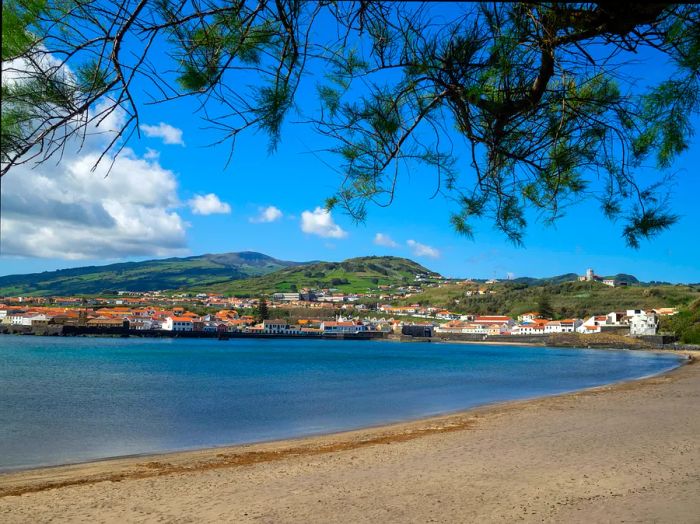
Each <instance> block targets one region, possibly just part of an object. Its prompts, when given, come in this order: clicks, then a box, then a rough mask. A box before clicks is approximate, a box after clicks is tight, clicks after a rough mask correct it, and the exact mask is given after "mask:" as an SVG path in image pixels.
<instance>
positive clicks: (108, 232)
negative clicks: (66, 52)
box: [0, 55, 187, 259]
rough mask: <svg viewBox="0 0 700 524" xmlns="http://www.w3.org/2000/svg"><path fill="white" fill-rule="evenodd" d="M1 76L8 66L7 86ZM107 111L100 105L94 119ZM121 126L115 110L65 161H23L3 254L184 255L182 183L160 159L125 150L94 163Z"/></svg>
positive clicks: (11, 181) (13, 185)
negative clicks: (179, 189) (180, 207)
mask: <svg viewBox="0 0 700 524" xmlns="http://www.w3.org/2000/svg"><path fill="white" fill-rule="evenodd" d="M46 57H47V58H46V59H47V60H49V61H50V60H51V59H52V57H51V55H46ZM21 66H22V64H18V65H17V71H21ZM24 67H25V68H26V67H28V66H26V65H25V66H24ZM4 73H5V64H3V82H5V81H6V77H5V74H4ZM66 74H67V75H70V71H66ZM25 76H26V75H25ZM13 81H23V77H21V76H20V77H18V78H14V79H13ZM107 107H108V106H107V105H105V104H98V105H97V107H95V108H94V111H95V114H100V113H101V112H102V111H104V110H105V109H106V108H107ZM124 122H125V115H124V112H123V111H122V110H120V109H117V110H115V111H113V112H111V113H110V114H109V115H106V117H105V118H104V119H102V122H101V123H100V124H99V127H98V125H97V123H96V122H93V123H91V124H90V125H89V126H88V128H87V129H86V136H85V139H84V140H82V139H81V137H80V136H76V137H75V138H72V139H69V140H68V141H67V142H66V144H65V148H64V149H63V151H62V160H61V162H60V163H58V164H56V162H53V161H49V162H45V163H43V164H38V165H34V164H32V163H27V164H20V165H17V166H15V167H13V168H12V170H10V171H9V172H8V173H7V175H5V176H4V177H3V180H2V182H3V184H2V185H3V187H2V221H1V222H0V236H1V238H2V255H8V256H20V257H41V258H58V259H83V258H92V259H105V258H123V257H129V256H172V255H181V254H185V253H186V252H187V250H186V234H185V230H186V227H187V224H186V223H185V222H184V221H183V220H182V218H181V217H180V216H179V215H178V214H177V213H176V212H175V211H174V209H175V208H176V207H177V206H178V205H179V201H178V198H177V180H176V178H175V174H174V173H173V172H172V171H170V170H168V169H165V168H163V167H162V166H161V165H160V164H159V162H158V158H157V154H154V152H149V153H147V154H146V155H144V156H143V157H141V156H139V155H137V154H136V153H135V152H134V151H133V150H131V149H129V148H125V149H124V150H123V151H122V153H121V154H120V155H119V156H118V157H117V158H116V159H112V158H109V157H106V158H104V159H103V161H102V162H100V163H99V165H97V161H98V159H99V158H100V156H101V154H102V153H103V151H104V149H105V147H107V146H108V144H109V143H110V142H111V141H112V140H113V138H114V136H115V135H114V130H117V129H120V128H121V127H122V126H123V124H124ZM32 153H33V152H30V153H29V154H32ZM112 160H113V162H112Z"/></svg>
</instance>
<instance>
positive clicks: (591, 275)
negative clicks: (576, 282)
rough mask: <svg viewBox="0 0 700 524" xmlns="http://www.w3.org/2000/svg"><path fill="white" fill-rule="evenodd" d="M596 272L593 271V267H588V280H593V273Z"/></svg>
mask: <svg viewBox="0 0 700 524" xmlns="http://www.w3.org/2000/svg"><path fill="white" fill-rule="evenodd" d="M594 274H595V273H593V270H592V269H591V268H588V269H587V270H586V280H587V281H588V282H590V281H591V280H593V275H594Z"/></svg>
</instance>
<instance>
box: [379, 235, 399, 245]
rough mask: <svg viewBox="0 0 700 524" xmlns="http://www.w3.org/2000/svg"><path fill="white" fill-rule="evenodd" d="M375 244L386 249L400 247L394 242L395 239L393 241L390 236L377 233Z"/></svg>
mask: <svg viewBox="0 0 700 524" xmlns="http://www.w3.org/2000/svg"><path fill="white" fill-rule="evenodd" d="M374 243H375V244H376V245H378V246H384V247H399V245H398V244H397V243H396V242H394V239H392V238H391V237H390V236H389V235H385V234H384V233H377V234H376V235H374Z"/></svg>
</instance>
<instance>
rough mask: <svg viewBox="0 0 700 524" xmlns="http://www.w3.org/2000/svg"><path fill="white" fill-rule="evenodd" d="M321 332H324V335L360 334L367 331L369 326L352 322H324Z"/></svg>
mask: <svg viewBox="0 0 700 524" xmlns="http://www.w3.org/2000/svg"><path fill="white" fill-rule="evenodd" d="M321 331H323V333H324V334H335V333H358V332H360V331H367V326H365V325H363V324H356V323H355V322H350V321H334V322H328V321H324V322H321Z"/></svg>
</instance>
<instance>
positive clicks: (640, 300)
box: [403, 282, 700, 318]
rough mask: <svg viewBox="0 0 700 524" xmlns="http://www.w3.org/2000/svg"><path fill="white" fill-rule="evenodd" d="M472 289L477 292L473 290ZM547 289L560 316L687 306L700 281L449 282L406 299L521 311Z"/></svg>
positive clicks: (480, 310)
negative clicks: (611, 284) (616, 284)
mask: <svg viewBox="0 0 700 524" xmlns="http://www.w3.org/2000/svg"><path fill="white" fill-rule="evenodd" d="M479 289H481V290H484V291H485V294H482V295H480V294H478V290H479ZM468 292H471V293H472V295H471V296H468ZM543 294H546V295H547V296H548V297H549V300H550V303H551V306H552V309H553V311H554V316H555V317H556V318H566V317H585V316H586V315H592V314H595V313H607V312H610V311H620V310H625V309H637V308H642V309H651V308H656V307H677V306H684V305H687V304H689V303H690V302H692V301H693V300H695V299H697V298H699V297H700V286H697V285H681V284H679V285H654V286H639V285H637V286H627V287H616V288H612V287H609V286H606V285H604V284H601V283H600V282H562V283H559V284H545V285H528V284H526V283H522V282H521V283H518V282H503V283H497V284H492V285H483V284H449V285H446V286H442V287H439V288H428V289H425V290H424V291H423V292H421V293H418V294H416V295H413V296H411V297H409V298H407V299H405V300H404V301H403V302H404V303H420V304H426V305H427V304H432V305H436V306H440V307H445V308H448V309H450V310H451V311H455V312H460V313H476V314H496V313H500V314H508V315H511V316H517V315H519V314H521V313H525V312H528V311H536V310H537V306H538V303H539V301H540V298H541V296H542V295H543Z"/></svg>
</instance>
